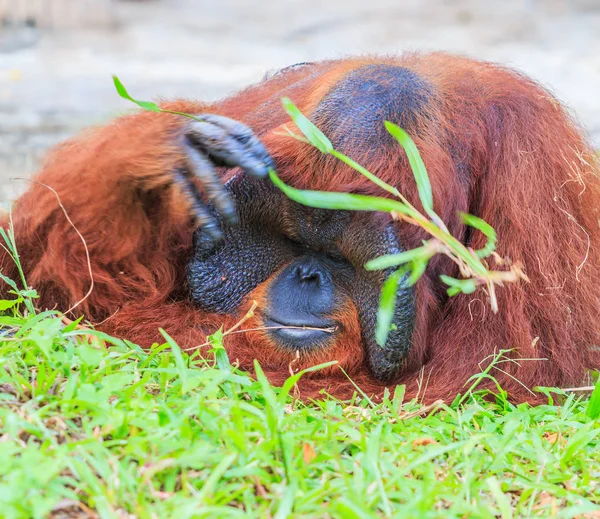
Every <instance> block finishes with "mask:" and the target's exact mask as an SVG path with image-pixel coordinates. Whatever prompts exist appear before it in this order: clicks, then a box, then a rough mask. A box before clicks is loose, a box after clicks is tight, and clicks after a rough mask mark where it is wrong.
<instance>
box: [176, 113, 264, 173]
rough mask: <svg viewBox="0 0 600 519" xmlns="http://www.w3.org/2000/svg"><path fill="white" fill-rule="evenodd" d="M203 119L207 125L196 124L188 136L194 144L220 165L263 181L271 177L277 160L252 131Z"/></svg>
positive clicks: (229, 122)
mask: <svg viewBox="0 0 600 519" xmlns="http://www.w3.org/2000/svg"><path fill="white" fill-rule="evenodd" d="M202 117H203V119H204V120H205V121H206V122H205V123H200V124H196V125H193V126H192V127H191V129H190V131H189V132H188V134H187V137H188V139H190V141H191V142H192V143H193V144H195V145H196V146H198V147H200V148H201V149H203V150H204V151H206V153H207V154H208V155H209V156H210V157H211V158H212V159H214V160H215V161H217V162H218V163H219V165H221V164H222V165H224V166H228V167H235V166H240V167H241V168H242V169H244V171H246V172H247V173H249V174H250V175H252V176H255V177H259V178H264V177H265V176H267V174H268V172H269V167H273V160H272V159H271V157H270V156H269V153H268V152H267V150H266V148H265V147H264V145H263V144H262V142H260V140H259V139H258V138H257V137H256V136H255V135H254V134H253V133H252V130H250V128H248V127H247V126H245V125H243V124H242V123H238V122H237V121H233V120H231V119H227V118H224V117H219V116H213V115H208V116H202ZM213 121H215V123H214V124H213Z"/></svg>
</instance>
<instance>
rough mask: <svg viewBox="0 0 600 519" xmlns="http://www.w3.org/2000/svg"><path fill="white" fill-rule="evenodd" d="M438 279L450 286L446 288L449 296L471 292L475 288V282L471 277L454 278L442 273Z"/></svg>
mask: <svg viewBox="0 0 600 519" xmlns="http://www.w3.org/2000/svg"><path fill="white" fill-rule="evenodd" d="M440 279H441V280H442V281H443V282H444V283H446V285H448V286H449V287H450V288H449V289H448V295H449V296H455V295H457V294H460V293H461V292H462V293H463V294H472V293H473V292H475V290H477V282H476V281H475V280H474V279H472V278H469V279H456V278H453V277H450V276H446V275H444V274H442V275H441V276H440Z"/></svg>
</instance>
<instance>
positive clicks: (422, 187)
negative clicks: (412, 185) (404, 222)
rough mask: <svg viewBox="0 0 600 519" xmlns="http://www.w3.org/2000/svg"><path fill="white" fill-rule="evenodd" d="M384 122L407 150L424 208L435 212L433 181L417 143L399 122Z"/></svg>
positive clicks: (428, 212) (429, 212) (429, 211)
mask: <svg viewBox="0 0 600 519" xmlns="http://www.w3.org/2000/svg"><path fill="white" fill-rule="evenodd" d="M384 124H385V127H386V129H387V131H388V132H389V133H390V134H391V135H392V136H393V137H394V138H395V139H396V140H397V141H398V142H399V143H400V146H402V148H404V151H405V152H406V156H407V157H408V162H409V164H410V167H411V169H412V172H413V175H414V177H415V182H416V183H417V189H418V190H419V198H420V199H421V204H422V205H423V209H425V211H426V212H427V214H430V215H431V214H432V213H433V214H435V213H434V211H433V194H432V191H431V183H430V182H429V176H428V175H427V170H426V169H425V164H424V163H423V159H422V158H421V155H420V153H419V150H418V149H417V146H416V144H415V143H414V141H413V140H412V139H411V138H410V135H408V133H406V132H405V131H404V130H403V129H402V128H400V126H398V125H397V124H394V123H392V122H390V121H385V123H384Z"/></svg>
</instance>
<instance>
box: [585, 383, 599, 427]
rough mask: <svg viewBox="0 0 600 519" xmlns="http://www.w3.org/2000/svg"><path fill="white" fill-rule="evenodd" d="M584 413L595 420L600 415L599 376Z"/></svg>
mask: <svg viewBox="0 0 600 519" xmlns="http://www.w3.org/2000/svg"><path fill="white" fill-rule="evenodd" d="M585 414H587V415H588V416H589V417H590V418H591V419H592V420H596V419H597V418H599V417H600V378H599V379H598V381H597V382H596V386H595V387H594V391H592V396H591V397H590V401H589V402H588V405H587V408H586V410H585Z"/></svg>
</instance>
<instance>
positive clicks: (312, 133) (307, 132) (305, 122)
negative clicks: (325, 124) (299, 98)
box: [281, 97, 333, 154]
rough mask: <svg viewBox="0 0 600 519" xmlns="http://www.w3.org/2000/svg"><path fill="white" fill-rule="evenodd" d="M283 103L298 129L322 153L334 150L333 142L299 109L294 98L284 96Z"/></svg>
mask: <svg viewBox="0 0 600 519" xmlns="http://www.w3.org/2000/svg"><path fill="white" fill-rule="evenodd" d="M281 103H282V104H283V109H284V110H285V111H286V112H287V114H288V115H289V116H290V117H291V118H292V121H294V123H295V124H296V126H297V127H298V129H299V130H300V131H301V132H302V133H303V134H304V136H305V137H306V138H307V139H308V142H310V143H311V144H312V145H313V146H314V147H315V148H317V149H318V150H319V151H320V152H321V153H325V154H328V153H331V151H332V150H333V144H331V141H330V140H329V139H328V138H327V137H326V136H325V134H324V133H323V132H322V131H321V130H319V129H318V128H317V127H316V126H315V125H314V124H313V123H312V122H311V121H310V120H309V119H308V117H306V116H305V115H304V114H303V113H302V112H301V111H300V110H299V109H298V107H297V106H296V105H295V104H294V103H293V102H292V100H291V99H290V98H289V97H282V98H281Z"/></svg>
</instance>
